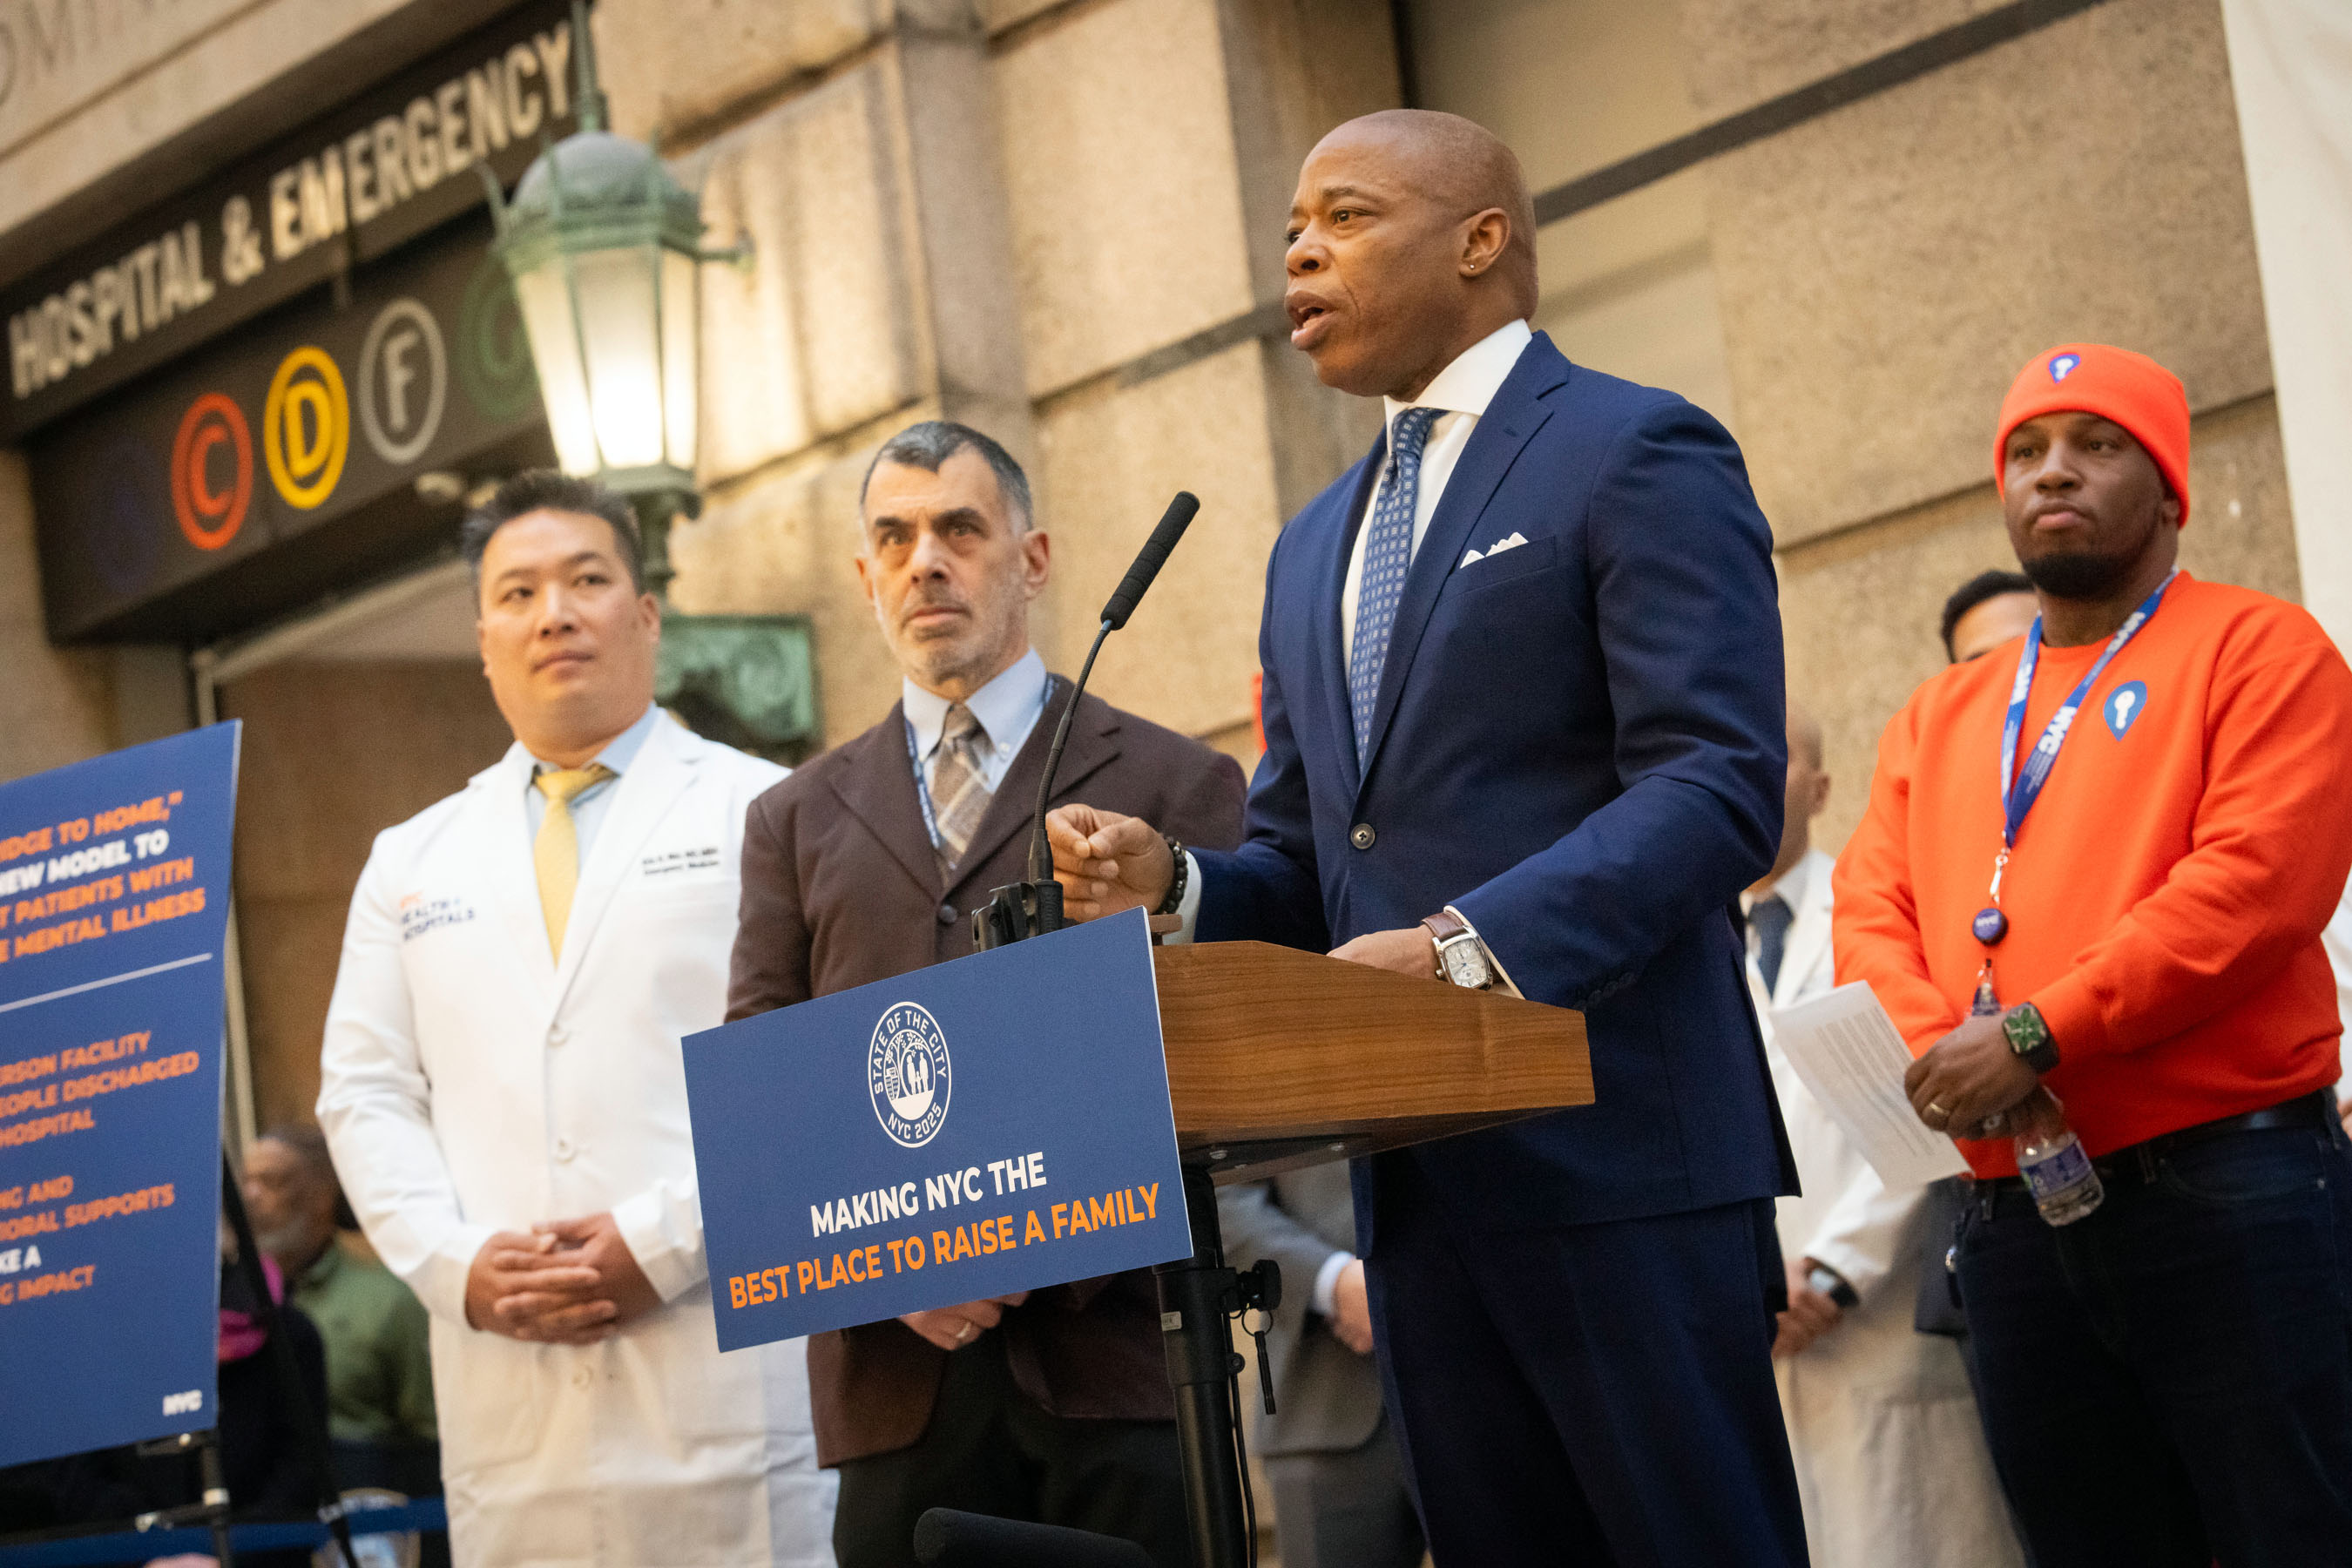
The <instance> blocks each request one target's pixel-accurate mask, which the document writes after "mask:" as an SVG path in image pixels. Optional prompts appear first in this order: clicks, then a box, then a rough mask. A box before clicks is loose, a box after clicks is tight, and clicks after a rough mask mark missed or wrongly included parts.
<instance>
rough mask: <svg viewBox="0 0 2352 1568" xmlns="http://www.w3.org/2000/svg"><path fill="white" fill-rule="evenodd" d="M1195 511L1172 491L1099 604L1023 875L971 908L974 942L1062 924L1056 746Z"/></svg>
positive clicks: (1194, 500) (1197, 503) (1192, 500)
mask: <svg viewBox="0 0 2352 1568" xmlns="http://www.w3.org/2000/svg"><path fill="white" fill-rule="evenodd" d="M1199 510H1201V498H1200V497H1198V496H1196V495H1194V494H1193V493H1192V491H1191V490H1178V491H1177V492H1176V499H1175V500H1171V501H1170V502H1169V503H1168V510H1166V511H1164V512H1161V513H1160V525H1159V526H1158V527H1157V528H1154V529H1153V530H1152V531H1151V537H1150V538H1149V539H1147V540H1145V541H1144V542H1143V548H1142V549H1140V550H1139V551H1137V552H1135V564H1134V565H1132V566H1129V568H1128V569H1127V575H1126V576H1124V577H1122V578H1120V579H1119V581H1118V588H1116V589H1115V590H1113V591H1112V594H1111V596H1110V598H1109V599H1108V601H1107V602H1106V603H1105V604H1104V605H1103V609H1102V625H1101V626H1097V628H1096V629H1095V640H1094V645H1093V646H1092V647H1089V648H1087V662H1086V663H1085V665H1083V666H1082V667H1081V668H1079V670H1078V680H1077V684H1076V685H1075V686H1073V687H1071V688H1070V696H1069V700H1067V701H1066V702H1065V703H1063V704H1062V721H1061V723H1060V724H1059V725H1057V726H1056V727H1055V731H1054V746H1053V749H1052V750H1051V751H1049V752H1046V753H1045V777H1044V778H1042V779H1040V780H1039V781H1038V784H1037V810H1036V815H1035V818H1034V826H1033V827H1032V828H1031V830H1030V834H1029V880H1028V881H1027V882H1026V883H1020V882H1016V883H1014V884H1013V885H1012V886H1010V887H1004V888H999V889H996V890H995V891H994V892H993V893H992V894H991V895H990V896H989V901H988V903H987V905H986V906H985V907H984V908H982V909H978V910H973V911H972V917H971V921H972V936H973V939H974V942H975V945H977V946H980V947H983V948H990V947H1002V946H1003V945H1004V944H1005V943H1006V942H1019V941H1021V940H1022V939H1023V938H1024V937H1031V936H1043V935H1044V934H1045V932H1047V931H1059V930H1061V929H1062V885H1061V884H1060V883H1059V882H1057V881H1055V879H1054V848H1053V845H1052V843H1051V842H1050V841H1049V840H1048V839H1047V838H1046V837H1045V812H1046V810H1047V808H1048V807H1049V806H1050V805H1052V803H1053V799H1054V775H1055V773H1058V772H1059V771H1060V770H1061V766H1062V750H1063V748H1064V747H1066V746H1067V745H1068V744H1069V743H1070V721H1071V720H1072V719H1073V718H1075V717H1076V714H1077V711H1078V699H1079V698H1080V697H1081V696H1083V695H1085V693H1086V689H1087V679H1088V678H1089V677H1091V676H1092V675H1093V674H1094V672H1095V656H1096V655H1097V654H1099V653H1101V652H1102V646H1103V639H1104V638H1105V637H1108V636H1110V634H1111V633H1113V632H1115V631H1117V630H1118V629H1119V628H1120V627H1121V626H1125V625H1127V619H1128V617H1129V616H1132V615H1133V614H1135V607H1136V605H1139V604H1140V603H1141V602H1142V600H1143V595H1144V594H1145V592H1146V591H1147V590H1149V589H1150V586H1151V584H1152V580H1153V579H1154V578H1156V577H1158V576H1159V575H1160V567H1161V566H1162V565H1164V564H1165V563H1167V560H1168V553H1169V552H1170V551H1171V550H1174V549H1175V548H1176V542H1177V541H1178V540H1180V539H1181V538H1183V537H1184V531H1185V529H1187V528H1189V527H1191V526H1192V518H1193V515H1194V514H1195V513H1197V512H1198V511H1199Z"/></svg>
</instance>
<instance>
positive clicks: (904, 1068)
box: [866, 1002, 954, 1149]
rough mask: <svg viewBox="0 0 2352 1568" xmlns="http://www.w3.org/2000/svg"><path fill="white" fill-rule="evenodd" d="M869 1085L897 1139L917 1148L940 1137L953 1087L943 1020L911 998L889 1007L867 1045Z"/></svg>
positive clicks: (883, 1120) (878, 1112)
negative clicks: (942, 1026)
mask: <svg viewBox="0 0 2352 1568" xmlns="http://www.w3.org/2000/svg"><path fill="white" fill-rule="evenodd" d="M953 1087H954V1075H953V1072H952V1070H951V1069H950V1067H949V1065H948V1037H947V1035H946V1033H945V1032H944V1031H942V1030H941V1029H940V1026H939V1020H938V1019H936V1018H934V1017H932V1016H930V1014H929V1013H928V1012H926V1011H924V1010H923V1008H922V1007H921V1006H919V1005H917V1004H915V1003H913V1002H900V1003H898V1004H897V1005H894V1006H892V1007H891V1008H890V1009H889V1010H888V1011H887V1012H885V1013H884V1014H883V1015H882V1018H881V1021H880V1022H878V1023H877V1024H876V1025H875V1026H874V1038H873V1040H872V1042H871V1043H870V1044H868V1045H867V1046H866V1090H867V1092H868V1093H869V1094H870V1095H871V1096H872V1097H873V1100H874V1116H875V1120H877V1121H880V1122H881V1123H882V1131H885V1132H887V1133H888V1134H889V1135H890V1137H891V1140H892V1141H893V1142H898V1143H903V1144H905V1145H906V1146H907V1147H908V1148H909V1149H918V1148H920V1147H921V1146H922V1145H924V1144H926V1143H928V1142H930V1141H931V1140H932V1139H933V1138H936V1137H937V1136H939V1131H940V1125H941V1124H942V1123H943V1122H945V1121H947V1119H948V1091H949V1090H950V1089H952V1088H953Z"/></svg>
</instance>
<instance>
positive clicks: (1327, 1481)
mask: <svg viewBox="0 0 2352 1568" xmlns="http://www.w3.org/2000/svg"><path fill="white" fill-rule="evenodd" d="M1265 1475H1266V1479H1267V1480H1269V1481H1271V1482H1272V1483H1273V1485H1274V1534H1275V1541H1276V1544H1277V1545H1278V1546H1280V1547H1281V1549H1282V1568H1421V1559H1422V1553H1423V1552H1425V1551H1426V1550H1427V1549H1428V1547H1427V1542H1423V1540H1422V1537H1421V1521H1420V1519H1419V1518H1418V1517H1417V1516H1416V1515H1415V1514H1414V1513H1413V1511H1412V1489H1411V1488H1409V1487H1408V1486H1407V1485H1406V1484H1405V1479H1404V1459H1403V1458H1402V1456H1401V1455H1399V1454H1398V1453H1397V1446H1396V1439H1395V1438H1394V1437H1393V1436H1391V1435H1390V1429H1389V1421H1388V1417H1387V1416H1386V1415H1383V1416H1381V1424H1380V1425H1379V1426H1376V1427H1374V1428H1373V1429H1372V1435H1371V1436H1370V1437H1369V1438H1367V1439H1365V1441H1364V1444H1363V1446H1362V1447H1358V1448H1351V1449H1349V1450H1348V1451H1347V1452H1345V1453H1337V1454H1282V1455H1277V1456H1275V1457H1272V1458H1268V1459H1267V1460H1266V1461H1265Z"/></svg>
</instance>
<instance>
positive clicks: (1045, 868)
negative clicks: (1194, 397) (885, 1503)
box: [940, 490, 1282, 1568]
mask: <svg viewBox="0 0 2352 1568" xmlns="http://www.w3.org/2000/svg"><path fill="white" fill-rule="evenodd" d="M1200 507H1201V503H1200V501H1199V500H1197V499H1196V498H1194V497H1193V495H1192V493H1191V492H1190V491H1187V490H1180V491H1178V492H1177V494H1176V499H1175V500H1172V501H1171V502H1169V503H1168V510H1167V511H1166V512H1165V513H1164V514H1163V515H1162V516H1161V517H1160V526H1159V527H1157V528H1155V529H1153V530H1152V531H1151V537H1150V539H1149V540H1147V541H1146V542H1144V546H1143V548H1142V549H1141V550H1140V551H1139V552H1137V554H1136V558H1135V564H1134V565H1133V566H1131V567H1129V569H1128V574H1127V575H1126V577H1125V578H1123V579H1122V580H1121V581H1120V583H1119V585H1118V592H1116V593H1114V594H1113V595H1111V596H1110V600H1109V602H1108V604H1106V605H1103V613H1102V624H1101V625H1100V626H1097V628H1096V629H1095V640H1094V643H1093V646H1091V647H1088V648H1087V661H1086V663H1085V664H1084V665H1083V666H1082V667H1080V668H1079V670H1078V679H1077V684H1076V686H1073V687H1072V688H1071V689H1070V696H1069V700H1067V701H1066V702H1065V703H1063V705H1062V718H1061V722H1060V723H1059V724H1057V725H1056V726H1055V730H1054V744H1053V749H1052V750H1051V751H1049V752H1046V753H1045V777H1044V778H1043V779H1042V780H1041V781H1039V783H1038V785H1037V809H1036V812H1035V816H1034V825H1033V826H1032V827H1031V829H1030V834H1029V865H1028V872H1029V878H1028V880H1026V881H1024V882H1013V883H1009V884H1007V885H1006V886H1004V887H1002V888H998V889H994V890H993V891H992V892H991V893H990V894H989V900H988V902H987V903H986V904H984V905H982V907H981V908H979V909H977V910H973V911H972V915H971V924H972V943H973V945H974V946H975V947H978V948H981V949H983V950H985V949H989V948H997V947H1003V946H1006V945H1008V944H1010V943H1012V942H1024V941H1027V940H1028V939H1029V938H1031V937H1035V936H1044V935H1046V934H1047V933H1049V932H1052V931H1059V930H1061V929H1062V925H1063V920H1062V884H1061V883H1060V882H1058V881H1056V880H1055V878H1054V850H1053V845H1052V843H1051V841H1050V840H1049V839H1048V838H1047V837H1046V833H1045V813H1046V811H1047V810H1048V809H1049V808H1050V807H1051V805H1052V804H1053V798H1054V777H1055V773H1057V772H1058V771H1059V770H1060V768H1061V765H1062V751H1063V748H1065V747H1066V746H1067V745H1068V744H1069V741H1070V725H1071V722H1072V721H1073V720H1075V719H1076V717H1077V711H1078V698H1079V697H1080V696H1081V695H1083V694H1084V693H1085V691H1086V689H1087V678H1088V677H1090V676H1092V675H1093V674H1094V668H1095V658H1096V657H1097V655H1099V654H1100V653H1101V652H1102V647H1103V640H1104V639H1105V638H1107V637H1109V636H1110V634H1111V633H1113V632H1115V631H1117V630H1118V629H1119V628H1120V627H1122V626H1125V625H1127V619H1128V617H1129V616H1131V615H1133V614H1134V613H1135V607H1136V605H1137V604H1138V603H1139V602H1140V601H1141V599H1142V597H1143V594H1144V590H1146V589H1148V588H1149V587H1150V586H1151V583H1152V580H1153V579H1154V578H1155V577H1157V576H1158V575H1159V574H1160V565H1161V563H1163V562H1165V561H1166V560H1167V559H1168V552H1170V551H1171V550H1173V549H1174V548H1175V547H1176V542H1177V541H1178V540H1179V539H1181V538H1182V537H1183V534H1184V530H1185V528H1186V526H1187V525H1189V524H1190V523H1191V522H1192V516H1193V514H1194V513H1195V512H1197V511H1199V510H1200ZM1211 1169H1212V1167H1211V1166H1210V1165H1208V1164H1205V1163H1203V1164H1192V1165H1187V1166H1186V1167H1184V1208H1185V1214H1186V1215H1187V1217H1188V1219H1189V1220H1190V1222H1191V1226H1192V1256H1191V1257H1189V1258H1179V1259H1177V1260H1176V1261H1175V1262H1172V1263H1162V1264H1160V1265H1159V1266H1158V1267H1157V1268H1154V1269H1153V1270H1152V1276H1153V1279H1154V1282H1155V1283H1156V1284H1157V1285H1158V1287H1159V1291H1160V1325H1161V1344H1162V1349H1163V1350H1164V1352H1165V1353H1166V1355H1167V1361H1168V1383H1169V1386H1170V1389H1171V1392H1172V1393H1173V1394H1174V1395H1175V1402H1176V1445H1177V1449H1178V1455H1179V1458H1181V1460H1182V1462H1183V1468H1184V1502H1185V1521H1186V1523H1187V1524H1188V1525H1189V1526H1190V1529H1191V1533H1192V1561H1193V1563H1194V1565H1195V1568H1244V1565H1246V1564H1252V1563H1255V1562H1256V1561H1257V1528H1256V1520H1257V1507H1256V1500H1255V1498H1254V1497H1253V1495H1252V1493H1251V1489H1250V1485H1249V1454H1248V1449H1247V1448H1246V1447H1245V1446H1244V1436H1243V1433H1242V1425H1241V1421H1240V1419H1239V1411H1238V1408H1237V1406H1238V1405H1239V1399H1238V1397H1237V1393H1236V1390H1237V1385H1238V1374H1239V1373H1240V1372H1241V1369H1242V1367H1243V1365H1244V1363H1243V1361H1242V1358H1241V1357H1240V1356H1238V1355H1236V1354H1235V1353H1234V1341H1233V1328H1232V1321H1233V1319H1234V1318H1235V1317H1237V1316H1240V1315H1241V1314H1242V1313H1243V1312H1244V1310H1251V1309H1255V1310H1261V1311H1264V1312H1266V1313H1268V1314H1271V1313H1272V1311H1273V1310H1274V1309H1275V1307H1276V1306H1277V1305H1278V1304H1279V1303H1280V1301H1281V1300H1282V1276H1281V1273H1280V1271H1279V1270H1278V1269H1276V1267H1275V1265H1274V1264H1272V1263H1270V1262H1265V1263H1260V1264H1258V1265H1257V1266H1256V1267H1255V1268H1247V1269H1242V1270H1239V1271H1236V1270H1235V1269H1234V1268H1231V1267H1230V1266H1228V1265H1227V1263H1226V1262H1225V1254H1224V1238H1223V1235H1222V1234H1221V1232H1220V1227H1219V1226H1218V1224H1217V1198H1216V1190H1215V1188H1214V1186H1213V1184H1212V1182H1211V1175H1210V1173H1211ZM1257 1339H1258V1345H1259V1358H1260V1359H1259V1362H1258V1375H1259V1379H1260V1382H1261V1383H1262V1384H1263V1386H1264V1394H1265V1408H1266V1413H1267V1414H1268V1415H1271V1414H1273V1412H1274V1379H1273V1373H1272V1371H1271V1369H1270V1368H1269V1366H1268V1365H1267V1363H1266V1362H1265V1348H1264V1347H1265V1335H1264V1334H1263V1333H1260V1334H1259V1335H1258V1336H1257ZM940 1561H941V1562H946V1561H947V1559H945V1558H941V1559H940Z"/></svg>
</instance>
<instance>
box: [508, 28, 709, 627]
mask: <svg viewBox="0 0 2352 1568" xmlns="http://www.w3.org/2000/svg"><path fill="white" fill-rule="evenodd" d="M572 54H573V56H574V58H576V59H577V60H578V61H579V69H580V85H579V89H578V90H579V104H580V129H579V130H577V131H575V132H572V134H571V135H569V136H567V137H565V138H564V139H563V140H562V141H561V142H556V143H554V144H553V145H551V146H550V147H548V148H546V150H545V151H543V152H542V153H541V154H540V156H539V158H538V161H537V162H535V163H532V164H531V166H530V168H529V169H528V170H526V171H525V172H524V174H523V177H522V181H521V183H520V184H518V185H517V186H516V187H515V194H514V199H513V200H512V201H510V202H509V201H507V200H505V199H503V197H502V196H501V195H500V194H499V191H498V188H497V182H496V181H495V180H488V184H489V185H490V189H491V195H490V210H491V214H492V216H493V217H494V218H495V220H496V222H497V226H498V237H497V238H496V239H495V240H493V241H492V242H491V250H492V251H493V253H494V254H496V255H497V257H498V258H499V261H500V262H502V263H503V264H504V265H505V267H506V269H507V273H508V276H509V277H510V278H512V279H514V289H515V302H516V304H517V305H518V306H519V307H520V310H521V312H522V321H523V331H524V332H525V334H526V335H527V336H528V337H529V338H530V353H531V358H532V359H533V360H534V361H535V362H536V363H537V364H538V367H539V384H540V394H541V398H542V399H543V400H544V401H545V403H546V406H547V425H548V430H549V433H550V434H551V436H552V437H554V440H555V458H556V462H557V464H558V465H559V466H560V467H562V469H563V471H564V472H565V473H568V474H580V475H583V476H587V477H591V478H594V479H601V480H603V481H604V483H605V484H608V485H610V486H612V487H613V488H614V489H616V490H619V491H621V492H622V493H623V494H625V495H626V496H628V497H629V498H630V500H631V501H632V503H633V504H634V505H635V507H636V509H637V512H638V515H639V517H640V518H641V519H642V520H643V521H644V523H645V530H644V532H645V548H646V574H647V577H648V579H649V580H650V581H651V583H652V584H653V588H654V591H655V592H656V594H661V595H665V596H666V595H667V589H668V585H669V579H670V576H671V569H670V564H669V548H668V533H669V525H670V523H671V521H672V520H673V519H675V518H676V517H677V514H678V513H680V512H683V513H685V514H686V515H687V516H688V517H689V518H691V517H695V516H698V515H699V514H700V512H701V510H702V500H701V497H700V496H699V495H698V493H697V491H696V489H695V487H694V459H695V442H696V436H697V423H698V421H697V400H698V393H699V377H700V373H701V365H700V363H699V358H700V355H699V347H700V336H699V333H700V327H701V321H700V316H701V310H700V304H701V288H700V278H701V270H702V263H704V262H706V261H733V262H736V263H738V264H740V265H749V263H750V261H751V247H750V244H749V241H748V240H746V241H741V242H739V243H738V244H737V245H735V246H734V247H730V248H729V249H726V250H721V251H710V250H705V249H704V248H702V243H701V241H702V231H703V227H704V225H703V222H702V213H701V204H700V203H699V202H698V201H697V200H696V199H695V195H694V193H693V192H691V191H689V190H688V189H687V188H686V187H685V186H684V185H681V184H678V183H677V180H676V179H675V178H673V177H672V176H671V174H670V172H669V171H668V169H667V168H666V167H664V166H663V164H662V161H661V159H660V158H659V157H658V156H657V155H656V153H655V152H654V150H653V149H652V148H650V147H648V146H646V145H645V144H644V143H643V142H632V141H630V140H629V139H628V138H627V137H625V136H616V135H614V134H613V132H610V131H608V130H606V129H605V123H606V116H605V108H604V92H603V90H602V89H600V88H599V87H598V86H597V84H596V54H595V45H594V41H593V38H592V37H591V36H590V33H589V27H588V12H587V7H586V6H585V5H580V4H575V5H573V6H572Z"/></svg>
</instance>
